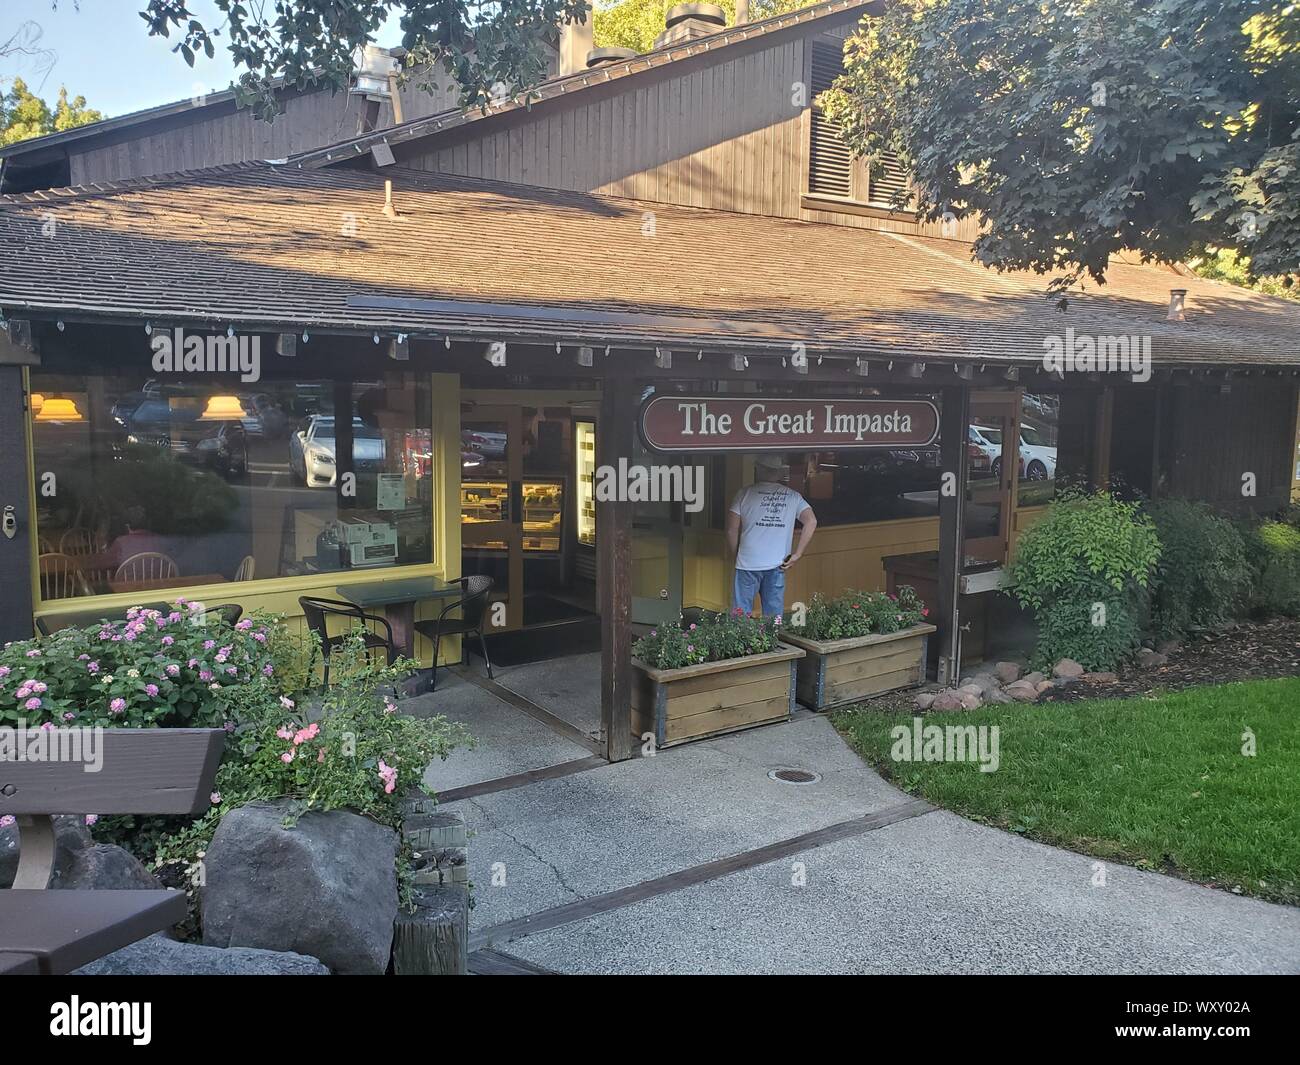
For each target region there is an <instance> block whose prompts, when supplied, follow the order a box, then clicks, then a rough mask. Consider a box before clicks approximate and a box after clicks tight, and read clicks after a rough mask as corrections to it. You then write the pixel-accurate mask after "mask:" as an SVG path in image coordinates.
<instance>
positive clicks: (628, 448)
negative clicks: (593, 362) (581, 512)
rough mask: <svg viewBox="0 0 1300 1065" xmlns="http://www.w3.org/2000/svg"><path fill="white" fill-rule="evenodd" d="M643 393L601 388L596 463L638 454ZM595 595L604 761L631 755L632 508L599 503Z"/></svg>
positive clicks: (609, 384)
mask: <svg viewBox="0 0 1300 1065" xmlns="http://www.w3.org/2000/svg"><path fill="white" fill-rule="evenodd" d="M638 396H639V390H638V388H637V385H636V382H635V381H634V380H623V381H617V380H610V379H607V380H605V381H603V382H602V384H601V392H600V418H599V420H598V421H597V423H596V425H597V429H596V465H597V466H610V467H613V468H617V467H618V461H619V459H620V458H621V459H624V460H625V461H629V462H630V461H632V459H633V457H634V456H635V453H636V452H635V449H634V446H633V445H634V443H635V437H636V420H637V419H636V413H637V399H638ZM596 596H597V599H598V602H599V604H600V723H601V726H602V727H603V728H604V730H605V757H606V758H608V759H609V760H610V761H611V762H620V761H622V760H624V759H626V758H631V757H632V504H631V503H629V502H626V501H612V502H611V501H603V502H602V501H597V503H596Z"/></svg>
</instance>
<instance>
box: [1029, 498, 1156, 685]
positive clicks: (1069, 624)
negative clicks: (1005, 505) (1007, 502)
mask: <svg viewBox="0 0 1300 1065" xmlns="http://www.w3.org/2000/svg"><path fill="white" fill-rule="evenodd" d="M1159 560H1160V540H1159V538H1158V537H1157V535H1156V531H1155V527H1154V525H1153V524H1152V521H1151V519H1150V518H1149V517H1148V516H1146V515H1145V514H1143V513H1142V512H1141V510H1140V509H1139V504H1137V503H1130V502H1124V501H1122V500H1120V499H1117V498H1116V497H1115V496H1113V495H1111V494H1110V493H1109V492H1106V491H1099V492H1093V493H1085V492H1081V491H1078V490H1067V491H1065V492H1062V493H1061V495H1059V496H1058V497H1057V498H1056V499H1055V500H1054V501H1053V502H1052V503H1051V504H1050V505H1049V506H1048V508H1047V513H1046V514H1045V515H1044V516H1043V518H1042V519H1041V520H1040V521H1039V522H1037V523H1036V524H1035V525H1033V526H1032V527H1031V528H1029V529H1028V530H1027V531H1026V532H1025V534H1024V535H1023V536H1022V537H1021V538H1020V540H1019V543H1018V544H1017V547H1016V558H1015V561H1014V562H1013V563H1012V564H1011V566H1010V567H1009V570H1008V582H1007V591H1008V592H1009V593H1010V594H1011V595H1013V596H1015V598H1016V599H1017V600H1019V602H1020V604H1021V605H1022V606H1025V607H1031V608H1032V609H1033V610H1034V611H1035V613H1036V614H1037V616H1038V621H1039V633H1038V647H1037V650H1036V653H1035V660H1036V662H1037V663H1038V664H1040V665H1047V664H1050V663H1052V662H1055V661H1056V660H1058V659H1060V658H1073V659H1075V660H1076V661H1078V662H1080V663H1082V665H1083V666H1084V667H1085V668H1087V669H1093V670H1101V669H1113V668H1115V666H1117V665H1118V664H1119V663H1120V662H1121V661H1123V659H1124V658H1126V657H1127V656H1128V655H1129V654H1131V653H1132V652H1133V651H1134V650H1136V648H1137V646H1138V637H1139V634H1140V631H1141V630H1140V625H1139V621H1138V619H1139V617H1140V616H1141V607H1142V604H1143V597H1144V595H1145V591H1146V588H1147V586H1148V584H1149V582H1150V580H1151V576H1152V573H1153V572H1154V570H1155V567H1156V564H1157V563H1158V562H1159ZM1110 627H1113V628H1114V630H1115V631H1114V632H1113V633H1097V632H1094V631H1093V630H1094V629H1097V628H1103V629H1104V628H1110Z"/></svg>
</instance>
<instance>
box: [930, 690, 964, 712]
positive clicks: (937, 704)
mask: <svg viewBox="0 0 1300 1065" xmlns="http://www.w3.org/2000/svg"><path fill="white" fill-rule="evenodd" d="M965 708H966V704H965V703H963V702H962V698H961V693H960V692H957V691H955V690H953V689H952V688H945V689H944V690H943V691H941V692H940V693H939V694H938V695H936V696H935V697H934V702H932V703H931V704H930V709H931V710H964V709H965Z"/></svg>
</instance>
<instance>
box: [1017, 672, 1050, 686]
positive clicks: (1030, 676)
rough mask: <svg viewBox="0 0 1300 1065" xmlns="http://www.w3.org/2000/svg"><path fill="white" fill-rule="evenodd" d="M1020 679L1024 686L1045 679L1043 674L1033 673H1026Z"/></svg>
mask: <svg viewBox="0 0 1300 1065" xmlns="http://www.w3.org/2000/svg"><path fill="white" fill-rule="evenodd" d="M1020 679H1021V680H1022V681H1024V682H1025V683H1026V684H1037V683H1038V682H1039V681H1040V680H1046V679H1047V678H1046V676H1045V674H1042V673H1038V672H1034V673H1026V674H1025V675H1024V676H1023V677H1021V678H1020Z"/></svg>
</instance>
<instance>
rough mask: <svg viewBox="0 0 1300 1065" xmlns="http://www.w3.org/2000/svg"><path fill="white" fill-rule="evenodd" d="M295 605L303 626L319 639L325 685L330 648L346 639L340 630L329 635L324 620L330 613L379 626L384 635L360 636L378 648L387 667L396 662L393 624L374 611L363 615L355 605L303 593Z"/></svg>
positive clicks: (327, 676) (328, 668) (327, 677)
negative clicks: (298, 609)
mask: <svg viewBox="0 0 1300 1065" xmlns="http://www.w3.org/2000/svg"><path fill="white" fill-rule="evenodd" d="M298 606H299V607H301V608H302V616H303V618H304V619H305V620H306V622H307V627H308V628H309V629H311V631H312V632H314V633H315V634H316V635H317V637H319V639H320V649H321V654H322V655H323V656H324V658H325V675H324V678H323V680H324V684H325V687H327V688H328V687H329V684H330V656H331V655H332V654H333V653H334V649H335V648H336V647H338V646H339V645H340V644H341V643H342V642H343V641H344V640H345V639H347V636H346V635H345V634H342V633H340V634H339V635H337V636H331V635H330V633H329V624H328V620H329V618H330V616H331V615H332V616H334V617H345V618H350V619H351V620H352V621H361V622H366V621H371V622H374V623H375V624H377V625H382V626H383V627H384V631H385V632H386V633H387V634H388V635H387V637H384V636H377V635H376V634H375V633H373V632H363V633H362V637H361V638H362V639H363V640H364V641H365V645H366V646H367V647H382V648H383V649H384V653H385V655H386V656H387V658H388V664H389V665H390V666H391V665H392V664H393V663H394V662H395V661H397V644H395V643H394V642H393V627H392V626H391V625H389V623H388V621H387V619H386V618H381V617H380V616H379V615H378V614H367V613H365V612H364V611H363V610H362V609H361V608H360V607H359V606H354V605H353V604H352V603H345V602H343V601H342V600H340V599H318V598H316V597H315V596H310V595H304V596H302V597H301V598H300V599H299V600H298Z"/></svg>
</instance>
